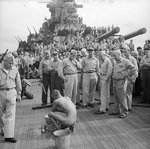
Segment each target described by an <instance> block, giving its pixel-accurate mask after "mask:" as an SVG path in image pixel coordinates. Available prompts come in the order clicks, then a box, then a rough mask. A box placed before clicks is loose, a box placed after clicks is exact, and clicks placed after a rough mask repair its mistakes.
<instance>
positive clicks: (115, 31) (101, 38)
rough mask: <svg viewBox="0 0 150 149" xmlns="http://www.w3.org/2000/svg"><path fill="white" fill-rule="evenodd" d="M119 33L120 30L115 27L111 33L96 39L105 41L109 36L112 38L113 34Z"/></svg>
mask: <svg viewBox="0 0 150 149" xmlns="http://www.w3.org/2000/svg"><path fill="white" fill-rule="evenodd" d="M119 31H120V28H119V27H115V28H114V29H112V30H111V31H109V32H107V33H105V34H103V35H102V36H100V37H98V40H99V41H102V40H103V39H106V38H108V37H110V36H113V35H114V34H117V33H119Z"/></svg>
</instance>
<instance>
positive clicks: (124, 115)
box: [119, 114, 127, 118]
mask: <svg viewBox="0 0 150 149" xmlns="http://www.w3.org/2000/svg"><path fill="white" fill-rule="evenodd" d="M125 117H127V114H121V115H120V116H119V118H125Z"/></svg>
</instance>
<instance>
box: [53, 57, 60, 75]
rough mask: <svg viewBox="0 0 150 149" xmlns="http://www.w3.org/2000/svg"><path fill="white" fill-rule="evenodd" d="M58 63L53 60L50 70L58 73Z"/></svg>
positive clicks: (58, 61)
mask: <svg viewBox="0 0 150 149" xmlns="http://www.w3.org/2000/svg"><path fill="white" fill-rule="evenodd" d="M60 63H61V61H60V60H57V61H54V60H53V61H52V63H51V67H52V69H53V70H55V71H57V72H58V71H59V70H58V69H59V65H60Z"/></svg>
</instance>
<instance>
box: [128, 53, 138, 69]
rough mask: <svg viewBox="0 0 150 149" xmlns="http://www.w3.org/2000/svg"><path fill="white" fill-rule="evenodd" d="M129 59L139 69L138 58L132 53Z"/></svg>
mask: <svg viewBox="0 0 150 149" xmlns="http://www.w3.org/2000/svg"><path fill="white" fill-rule="evenodd" d="M127 59H128V60H129V61H130V62H131V63H132V64H133V65H134V66H135V68H136V70H138V64H137V60H136V59H135V58H134V57H133V56H131V55H130V56H129V57H128V58H127Z"/></svg>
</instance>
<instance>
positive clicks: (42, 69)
mask: <svg viewBox="0 0 150 149" xmlns="http://www.w3.org/2000/svg"><path fill="white" fill-rule="evenodd" d="M50 70H51V61H50V60H49V59H48V60H45V59H42V60H41V61H40V66H39V75H40V76H43V74H50Z"/></svg>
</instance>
